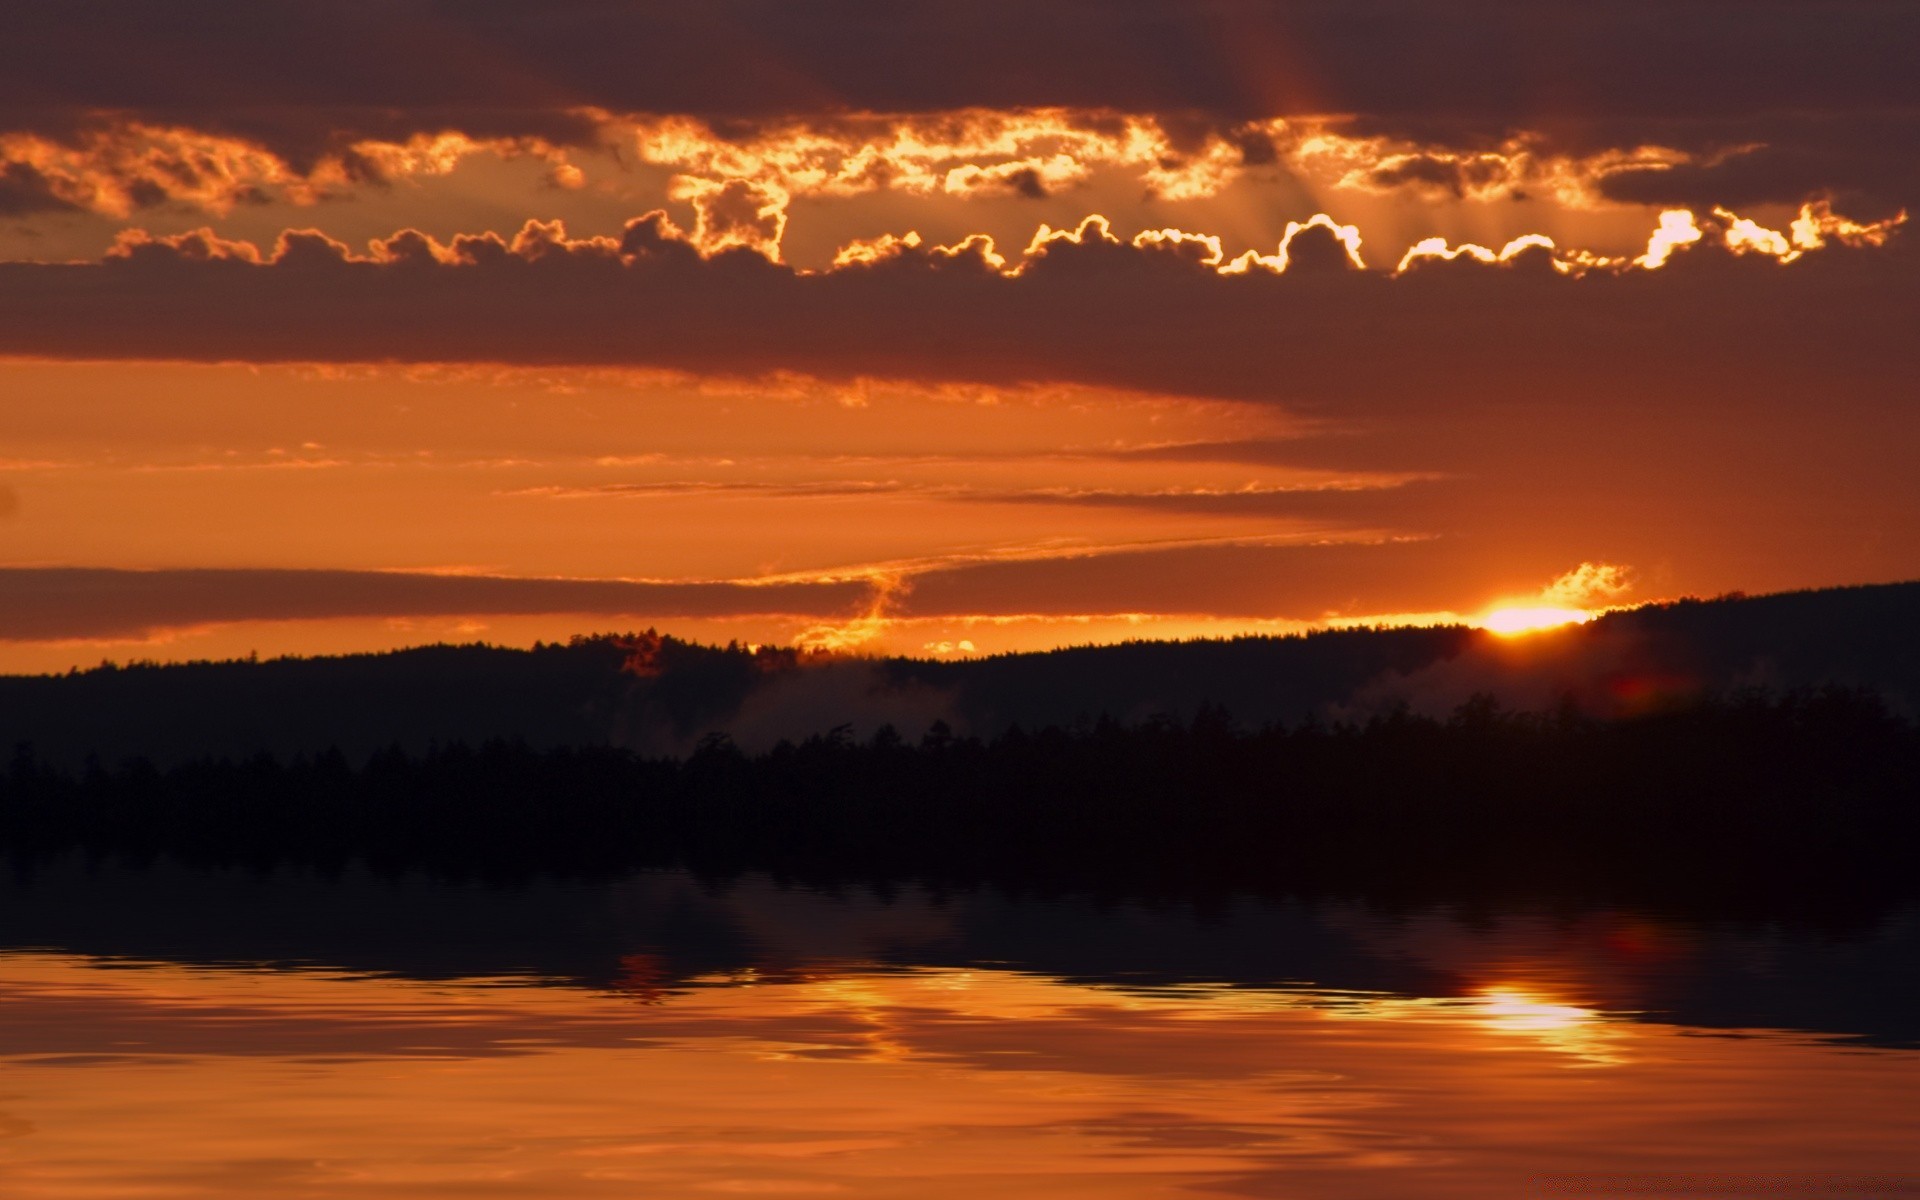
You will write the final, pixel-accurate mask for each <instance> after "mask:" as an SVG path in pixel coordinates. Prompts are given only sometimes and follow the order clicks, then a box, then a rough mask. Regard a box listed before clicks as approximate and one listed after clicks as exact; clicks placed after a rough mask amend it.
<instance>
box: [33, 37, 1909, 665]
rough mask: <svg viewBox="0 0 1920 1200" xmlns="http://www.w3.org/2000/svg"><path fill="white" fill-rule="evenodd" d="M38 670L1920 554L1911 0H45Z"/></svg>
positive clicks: (1198, 630) (37, 250)
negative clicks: (1554, 0) (83, 0)
mask: <svg viewBox="0 0 1920 1200" xmlns="http://www.w3.org/2000/svg"><path fill="white" fill-rule="evenodd" d="M6 43H7V46H8V50H7V59H8V65H7V69H6V70H5V72H3V73H0V671H60V670H66V669H69V668H71V667H73V666H76V665H78V666H85V665H91V664H93V663H97V662H99V661H102V660H103V659H110V660H115V661H131V660H159V661H168V660H179V659H192V658H207V657H228V656H233V655H244V654H247V653H250V652H257V653H260V654H262V655H274V654H287V653H302V654H306V653H334V652H343V651H352V650H368V649H384V648H389V647H397V646H402V645H409V644H418V643H423V642H433V641H443V640H453V641H472V640H488V641H495V642H501V643H507V644H530V643H531V642H533V641H535V640H542V639H544V640H564V639H565V638H566V637H568V636H569V635H572V634H578V633H588V632H595V631H606V630H625V629H640V628H645V627H649V626H653V627H657V628H659V629H662V630H664V631H668V632H674V633H678V634H681V635H684V636H689V637H694V638H699V639H701V640H709V641H719V642H725V641H729V640H739V641H742V642H751V643H782V644H798V645H802V646H810V647H818V648H821V649H835V650H857V651H862V652H874V653H910V654H926V655H940V656H953V655H968V654H991V653H999V652H1005V651H1010V650H1023V649H1037V648H1045V647H1050V646H1057V645H1066V644H1079V643H1086V642H1098V641H1111V640H1117V639H1123V638H1133V637H1192V636H1222V635H1233V634H1242V633H1284V632H1293V631H1298V630H1303V629H1308V628H1313V627H1317V626H1324V625H1329V624H1335V625H1337V624H1351V623H1369V622H1404V621H1418V620H1441V619H1455V618H1461V619H1471V618H1474V617H1476V616H1478V615H1480V614H1484V613H1486V612H1487V611H1489V610H1490V609H1493V608H1498V607H1501V606H1511V605H1564V606H1568V607H1573V608H1593V607H1598V606H1602V605H1607V604H1620V603H1632V602H1638V601H1644V600H1653V599H1661V598H1669V597H1677V596H1683V595H1701V596H1705V595H1717V594H1721V593H1725V592H1729V591H1747V592H1765V591H1778V590H1785V589H1792V588H1803V587H1817V586H1828V585H1837V584H1850V583H1867V582H1880V581H1891V580H1898V579H1908V578H1914V577H1916V576H1920V472H1916V471H1914V470H1913V469H1912V457H1913V448H1914V447H1915V446H1916V445H1920V407H1916V405H1915V404H1914V403H1913V400H1914V386H1915V385H1914V383H1913V381H1914V380H1915V378H1917V377H1920V338H1916V337H1915V336H1914V333H1913V323H1914V319H1915V314H1916V313H1920V304H1917V303H1916V301H1917V300H1920V288H1917V287H1916V283H1917V282H1920V275H1916V266H1917V265H1920V258H1917V257H1916V252H1915V250H1914V247H1913V242H1914V233H1913V231H1912V230H1910V229H1908V228H1907V227H1906V224H1907V214H1908V212H1909V210H1910V209H1915V208H1920V78H1917V77H1916V76H1915V74H1914V72H1913V71H1912V69H1911V65H1910V61H1909V59H1910V51H1911V47H1912V46H1914V45H1916V44H1920V8H1917V7H1916V6H1914V5H1913V4H1911V3H1910V2H1909V0H1792V2H1785V0H1738V2H1736V0H1606V2H1602V0H1577V2H1568V3H1558V4H1551V5H1543V4H1539V3H1537V2H1524V3H1523V2H1519V0H1444V2H1443V0H1340V2H1338V3H1334V2H1318V0H1102V2H1101V3H1098V4H1094V3H1083V2H1079V0H1021V2H1019V3H1012V2H1010V0H967V2H966V3H960V2H958V0H919V2H898V0H896V2H890V3H882V2H880V0H703V2H702V3H700V4H694V5H688V4H672V5H669V4H665V3H659V2H656V0H545V2H542V3H531V2H526V0H279V2H276V3H274V4H271V5H260V4H252V3H242V2H241V0H181V2H176V3H169V4H164V5H162V4H158V3H149V2H142V0H99V2H97V3H92V4H88V5H85V6H79V5H73V4H70V3H65V2H63V0H21V2H20V3H17V4H13V5H10V6H9V9H8V14H7V17H6Z"/></svg>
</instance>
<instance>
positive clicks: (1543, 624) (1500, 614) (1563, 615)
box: [1475, 605, 1594, 637]
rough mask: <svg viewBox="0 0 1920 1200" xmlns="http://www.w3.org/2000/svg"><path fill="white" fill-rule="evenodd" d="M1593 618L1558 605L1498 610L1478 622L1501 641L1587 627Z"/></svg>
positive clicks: (1584, 612)
mask: <svg viewBox="0 0 1920 1200" xmlns="http://www.w3.org/2000/svg"><path fill="white" fill-rule="evenodd" d="M1593 617H1594V614H1592V613H1590V612H1588V611H1587V610H1586V609H1584V608H1562V607H1558V606H1555V605H1531V606H1520V607H1515V608H1496V609H1494V610H1493V611H1492V612H1489V613H1487V614H1486V615H1484V616H1482V617H1481V618H1480V619H1479V620H1478V621H1476V622H1475V624H1477V625H1478V626H1479V627H1480V628H1482V629H1484V630H1486V631H1487V632H1488V633H1492V634H1496V635H1498V636H1500V637H1519V636H1520V635H1522V634H1528V633H1538V632H1539V631H1541V630H1543V629H1559V628H1561V627H1563V626H1566V625H1584V624H1586V623H1587V622H1588V621H1591V620H1593Z"/></svg>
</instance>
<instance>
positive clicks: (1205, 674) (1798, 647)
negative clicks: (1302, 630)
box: [0, 583, 1920, 766]
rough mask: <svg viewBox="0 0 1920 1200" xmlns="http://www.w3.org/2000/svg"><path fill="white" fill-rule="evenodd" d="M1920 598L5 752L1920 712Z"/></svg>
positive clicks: (1771, 602) (10, 702)
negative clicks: (1756, 695) (1812, 696)
mask: <svg viewBox="0 0 1920 1200" xmlns="http://www.w3.org/2000/svg"><path fill="white" fill-rule="evenodd" d="M1916 626H1920V583H1903V584H1887V585H1878V586H1871V587H1854V588H1837V589H1827V590H1822V591H1809V592H1797V593H1787V594H1781V595H1772V596H1762V597H1738V596H1734V597H1723V598H1719V599H1714V600H1685V601H1679V602H1676V603H1671V604H1661V605H1653V606H1648V607H1644V608H1638V609H1633V610H1629V611H1622V612H1616V613H1610V614H1607V615H1605V616H1603V617H1601V618H1599V619H1597V620H1595V621H1593V622H1590V623H1589V624H1586V625H1583V626H1576V627H1570V628H1567V629H1563V630H1558V631H1551V632H1547V633H1541V634H1535V635H1531V636H1529V637H1526V638H1522V639H1512V640H1507V639H1501V638H1497V637H1494V636H1493V635H1490V634H1487V633H1485V632H1483V631H1480V630H1475V629H1468V628H1463V627H1444V628H1429V629H1361V630H1342V631H1332V632H1323V633H1314V634H1310V635H1307V636H1302V637H1285V638H1239V639H1233V640H1225V641H1198V642H1178V643H1174V642H1134V643H1126V644H1122V645H1114V646H1098V647H1079V648H1073V649H1065V650H1058V651H1053V652H1049V653H1043V654H1019V655H1007V656H1001V657H994V658H984V659H976V660H966V661H953V662H935V661H926V660H918V659H902V658H896V659H856V658H839V657H824V656H822V657H808V656H802V655H799V654H796V653H794V652H792V651H789V650H779V649H769V648H761V649H758V650H749V649H747V648H743V647H737V646H736V647H725V648H720V647H708V646H700V645H696V644H692V643H688V642H683V641H679V640H677V639H675V638H672V637H669V636H663V635H660V634H658V633H655V632H652V631H648V632H646V633H640V634H628V635H601V636H595V637H582V638H576V639H574V640H573V641H572V642H570V643H568V644H565V645H544V646H539V647H536V648H534V649H532V650H518V649H506V648H501V647H492V646H482V645H471V646H428V647H422V648H419V649H412V650H404V651H399V652H395V653H388V654H373V655H352V656H342V657H328V658H311V659H277V660H271V661H264V662H253V661H238V662H221V663H191V664H183V665H169V666H156V665H132V666H102V667H100V668H96V669H93V670H88V671H80V672H74V673H71V674H68V675H61V676H35V677H25V676H16V677H0V745H17V744H22V743H25V744H30V745H31V746H32V747H33V748H34V751H35V753H36V755H37V757H38V758H39V759H40V760H41V761H43V762H48V763H54V764H65V765H69V766H77V765H79V764H81V763H83V762H84V761H85V760H86V759H87V758H88V757H89V756H92V757H95V758H97V759H98V760H100V761H102V762H105V763H115V762H119V761H121V760H124V759H128V758H136V757H138V758H145V759H148V760H150V761H152V762H154V763H157V764H160V765H163V766H164V765H167V764H173V763H179V762H184V761H188V760H191V759H196V758H202V757H207V756H215V757H219V756H227V757H245V756H248V755H253V754H257V753H267V754H272V755H276V756H280V757H286V756H291V755H294V754H301V753H306V754H312V753H317V752H319V751H322V750H325V749H328V748H338V749H340V750H341V751H343V752H344V753H345V754H346V756H347V757H348V759H349V760H352V761H356V762H357V761H362V760H364V759H365V758H366V757H367V756H368V755H370V754H372V753H373V752H375V751H377V750H381V749H385V748H389V747H393V746H398V747H400V748H402V749H404V750H407V751H409V752H420V751H424V750H425V749H427V748H428V747H430V746H432V745H435V744H447V743H452V742H467V743H470V744H478V743H480V742H483V741H486V740H488V739H510V740H519V741H524V742H526V743H527V744H529V745H530V746H534V747H556V746H617V747H625V748H630V749H634V750H638V751H641V752H643V753H647V754H666V755H684V754H686V753H689V752H691V751H692V750H693V749H694V747H696V746H697V745H698V744H699V743H700V741H701V739H702V738H703V737H706V736H707V735H709V734H712V733H716V732H724V733H726V734H728V735H729V736H730V737H731V738H733V739H734V740H735V741H736V742H738V743H739V744H740V745H742V746H743V747H745V748H747V749H749V750H757V749H764V748H767V747H770V746H772V745H774V744H775V743H776V742H778V741H779V740H781V739H783V738H791V739H799V738H803V737H805V736H808V735H810V734H816V733H823V732H826V731H829V730H832V729H834V728H836V727H840V726H847V727H849V728H848V732H849V733H850V734H851V735H852V736H854V737H856V738H865V737H867V736H869V735H870V734H871V733H872V732H873V731H874V730H876V729H878V728H879V727H880V726H882V725H885V724H892V725H894V726H896V727H897V728H898V729H900V730H901V731H902V732H903V733H905V734H906V735H907V736H909V737H915V738H917V737H919V736H920V734H921V733H923V732H924V731H926V730H927V729H929V728H932V727H933V726H934V725H935V724H936V723H944V725H945V726H946V728H947V729H948V730H950V731H952V732H954V733H956V734H960V735H975V736H985V737H991V736H994V735H996V734H998V733H1000V732H1002V731H1004V730H1005V729H1007V728H1009V727H1011V726H1015V725H1018V726H1022V727H1025V728H1028V729H1034V728H1039V727H1044V726H1048V725H1060V726H1067V727H1072V726H1076V725H1078V726H1085V725H1087V724H1090V723H1092V722H1093V721H1095V720H1097V719H1098V718H1100V717H1102V716H1107V717H1111V718H1113V719H1115V720H1117V721H1120V722H1122V723H1136V722H1139V721H1142V720H1145V719H1147V718H1149V717H1153V716H1155V715H1167V716H1170V717H1172V718H1174V719H1176V720H1181V721H1185V720H1188V719H1190V718H1192V717H1193V716H1194V715H1195V714H1196V713H1198V712H1199V711H1200V710H1201V709H1202V708H1203V707H1204V706H1217V707H1220V708H1224V709H1225V710H1226V711H1227V712H1228V713H1230V714H1231V715H1232V717H1233V718H1234V719H1235V720H1237V721H1238V722H1240V723H1242V724H1244V725H1248V726H1259V725H1264V724H1267V723H1272V722H1281V723H1289V724H1291V723H1296V722H1298V721H1300V720H1302V719H1305V718H1308V717H1313V718H1315V719H1319V720H1325V721H1341V720H1365V719H1366V718H1367V717H1369V716H1373V715H1377V714H1382V713H1388V712H1392V711H1394V710H1396V709H1399V708H1406V709H1409V710H1411V711H1413V712H1415V713H1425V714H1430V715H1444V714H1446V713H1450V712H1452V711H1453V710H1454V709H1456V708H1457V707H1458V706H1459V705H1460V704H1462V703H1464V702H1465V701H1467V700H1468V699H1469V698H1471V697H1474V696H1476V695H1488V696H1492V697H1494V698H1495V699H1497V700H1498V701H1499V702H1500V703H1501V704H1503V705H1504V706H1506V707H1507V708H1509V709H1514V710H1519V711H1548V710H1551V709H1555V708H1557V707H1561V706H1564V705H1567V704H1569V703H1571V705H1572V706H1573V707H1574V708H1576V709H1577V710H1579V711H1581V712H1583V713H1586V714H1589V715H1594V716H1600V717H1611V716H1620V715H1632V714H1635V713H1644V712H1649V711H1657V710H1660V709H1662V708H1667V707H1672V706H1675V705H1679V704H1684V703H1685V702H1687V701H1688V700H1690V699H1696V698H1700V697H1704V696H1709V695H1717V694H1724V693H1728V692H1731V691H1734V690H1738V689H1743V688H1766V689H1771V690H1774V691H1778V692H1784V691H1788V690H1792V689H1796V688H1806V687H1816V686H1821V685H1840V686H1844V687H1848V688H1860V689H1866V690H1871V691H1874V692H1877V693H1878V694H1879V695H1881V696H1882V697H1883V698H1884V699H1885V701H1886V703H1887V705H1888V707H1889V708H1891V709H1892V710H1893V711H1894V712H1896V713H1904V714H1909V715H1911V714H1913V713H1915V712H1916V711H1920V638H1916V637H1915V636H1914V635H1913V632H1912V631H1913V630H1914V629H1915V628H1916Z"/></svg>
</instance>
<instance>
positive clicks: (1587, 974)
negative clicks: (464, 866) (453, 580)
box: [0, 861, 1920, 1200]
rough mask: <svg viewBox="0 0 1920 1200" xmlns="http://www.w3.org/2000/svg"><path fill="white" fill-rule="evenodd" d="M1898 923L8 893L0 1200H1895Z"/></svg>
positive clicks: (1904, 1144) (1915, 970)
mask: <svg viewBox="0 0 1920 1200" xmlns="http://www.w3.org/2000/svg"><path fill="white" fill-rule="evenodd" d="M1916 1047H1920V912H1916V911H1914V910H1912V909H1907V910H1901V911H1894V912H1888V913H1879V914H1871V915H1866V916H1861V917H1859V918H1857V919H1855V920H1852V921H1848V922H1844V923H1829V924H1826V925H1820V926H1814V925H1798V924H1767V923H1760V922H1755V921H1743V922H1735V921H1729V920H1719V921H1702V920H1687V919H1682V918H1678V917H1674V916H1671V915H1664V916H1663V915H1659V914H1653V913H1645V912H1624V911H1615V910H1606V909H1565V908H1563V909H1558V910H1546V909H1532V908H1527V907H1524V906H1521V907H1513V908H1509V909H1502V910H1481V911H1471V912H1468V911H1460V910H1457V909H1452V908H1447V907H1433V906H1419V905H1403V906H1400V907H1397V908H1392V909H1387V908H1382V907H1380V906H1377V905H1369V904H1366V903H1362V902H1360V901H1353V900H1341V901H1332V900H1327V901H1318V902H1314V903H1304V902H1298V901H1277V900H1260V899H1253V898H1244V899H1233V900H1215V901H1212V902H1210V903H1207V904H1205V905H1195V904H1191V903H1184V904H1183V903H1171V902H1162V903H1149V902H1144V901H1139V900H1132V901H1127V900H1112V899H1108V900H1100V899H1095V898H1088V897H1076V896H1055V897H1038V896H1027V897H1019V896H1010V895H1006V894H1003V893H999V892H994V891H990V890H971V891H954V892H948V893H935V892H930V891H927V890H925V889H918V888H901V889H894V890H891V891H885V892H878V891H875V890H872V889H865V888H845V889H838V890H826V889H819V888H801V887H782V886H780V885H778V884H776V883H775V882H774V881H771V880H769V879H766V878H762V877H754V876H745V877H741V878H738V879H733V880H730V881H727V882H724V883H720V882H714V881H702V880H697V879H694V878H692V877H689V876H687V875H684V874H678V873H673V872H657V873H646V874H637V875H633V876H629V877H625V878H621V879H617V880H602V881H575V882H566V881H553V880H548V881H531V882H521V883H518V884H515V885H512V886H490V885H486V884H482V883H478V882H467V883H454V882H445V881H439V882H436V881H433V880H428V879H424V878H414V877H403V878H393V879H382V878H376V877H374V876H372V875H369V874H367V873H364V872H359V871H350V872H347V873H345V874H342V875H339V876H336V877H326V876H321V875H317V874H314V873H311V872H304V871H292V870H280V871H273V872H246V871H197V870H190V869H187V868H184V867H174V866H164V865H162V866H155V867H150V868H147V869H132V868H126V867H105V866H96V867H92V868H89V867H88V866H87V865H85V864H83V863H80V862H77V861H66V862H59V863H53V864H45V865H41V866H39V867H36V868H34V869H33V870H31V871H26V870H16V871H15V872H13V873H12V874H11V875H5V876H4V877H0V1195H4V1196H6V1197H7V1198H8V1200H79V1198H82V1197H85V1198H89V1200H92V1198H104V1197H142V1198H154V1200H175V1198H179V1200H185V1198H189V1197H191V1198H196V1200H200V1198H208V1200H211V1198H225V1197H235V1198H237V1197H262V1196H272V1197H291V1198H307V1197H314V1198H318V1197H382V1198H385V1197H449V1198H450V1197H519V1196H525V1197H554V1198H570V1197H643V1196H644V1197H683V1196H684V1197H711V1196H716V1195H718V1196H726V1195H746V1196H844V1197H850V1198H852V1197H900V1198H907V1197H914V1198H946V1197H953V1198H956V1200H957V1198H960V1197H966V1198H969V1200H973V1198H977V1197H980V1196H983V1195H986V1196H995V1197H1004V1198H1006V1200H1016V1198H1020V1197H1049V1198H1056V1197H1088V1198H1092V1197H1101V1198H1106V1200H1132V1198H1135V1197H1141V1198H1144V1197H1176V1196H1211V1197H1237V1196H1243V1197H1312V1198H1328V1200H1343V1198H1347V1197H1352V1198H1355V1200H1358V1198H1362V1197H1365V1198H1389V1197H1391V1198H1401V1197H1405V1198H1421V1197H1449V1198H1451V1197H1460V1198H1468V1197H1471V1198H1475V1200H1500V1198H1504V1197H1534V1196H1581V1197H1626V1196H1633V1197H1661V1198H1664V1200H1672V1198H1677V1197H1716V1198H1724V1197H1767V1198H1769V1200H1773V1198H1778V1197H1835V1198H1839V1197H1860V1196H1920V1053H1916Z"/></svg>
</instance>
